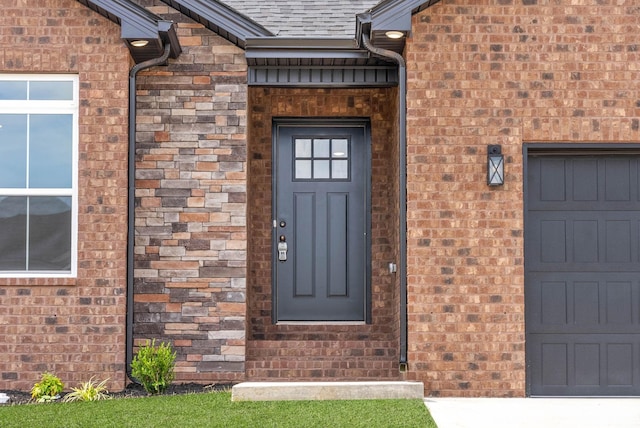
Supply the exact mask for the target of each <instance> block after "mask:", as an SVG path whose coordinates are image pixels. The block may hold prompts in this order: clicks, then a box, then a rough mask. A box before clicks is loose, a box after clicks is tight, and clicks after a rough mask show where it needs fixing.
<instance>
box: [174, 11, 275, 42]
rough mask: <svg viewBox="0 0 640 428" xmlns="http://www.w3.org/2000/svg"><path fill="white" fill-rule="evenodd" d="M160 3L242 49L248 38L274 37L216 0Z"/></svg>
mask: <svg viewBox="0 0 640 428" xmlns="http://www.w3.org/2000/svg"><path fill="white" fill-rule="evenodd" d="M162 1H163V2H164V3H166V4H167V5H169V6H171V7H172V8H174V9H176V10H178V11H180V13H182V14H183V15H185V16H188V17H189V18H191V19H193V20H194V21H196V22H198V23H200V24H202V25H204V26H205V27H206V28H208V29H209V30H211V31H213V32H214V33H216V34H218V35H219V36H221V37H223V38H225V39H227V40H228V41H230V42H231V43H233V44H234V45H236V46H238V47H240V48H242V49H245V45H246V41H247V39H249V38H252V37H273V36H274V34H273V33H271V32H270V31H269V30H267V29H266V28H265V27H263V26H262V25H260V24H258V23H257V22H255V21H253V20H251V19H250V18H248V17H247V16H245V15H243V14H241V13H240V12H237V11H236V10H234V9H232V8H230V7H229V6H227V5H225V4H224V3H221V2H219V1H216V0H162Z"/></svg>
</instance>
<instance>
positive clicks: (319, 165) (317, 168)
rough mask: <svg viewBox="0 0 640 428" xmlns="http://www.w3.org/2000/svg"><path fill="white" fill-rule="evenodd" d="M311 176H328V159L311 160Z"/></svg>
mask: <svg viewBox="0 0 640 428" xmlns="http://www.w3.org/2000/svg"><path fill="white" fill-rule="evenodd" d="M313 178H330V174H329V161H328V160H314V161H313Z"/></svg>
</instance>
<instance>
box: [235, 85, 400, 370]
mask: <svg viewBox="0 0 640 428" xmlns="http://www.w3.org/2000/svg"><path fill="white" fill-rule="evenodd" d="M396 99H397V90H396V89H338V90H326V89H315V90H314V89H265V88H251V89H250V91H249V111H250V117H249V163H250V167H249V201H250V202H249V214H248V217H249V236H250V239H249V259H248V260H249V277H248V289H249V296H248V322H249V326H248V337H247V377H248V378H250V379H272V378H279V379H288V378H295V379H297V380H301V379H318V378H322V379H394V378H397V377H398V365H397V364H398V330H397V329H398V327H397V324H398V318H397V309H396V307H397V306H398V300H397V292H396V291H394V290H395V287H394V282H393V277H392V275H390V274H389V272H388V267H387V265H388V263H389V262H390V261H393V260H394V255H395V249H396V248H397V240H396V235H395V229H394V225H395V224H396V218H394V217H393V216H394V213H395V211H394V210H395V209H394V205H397V191H396V190H395V189H397V187H393V186H394V184H393V183H394V180H395V178H394V175H393V174H394V173H395V172H396V170H395V169H394V168H395V167H394V165H395V164H397V161H396V160H395V159H396V158H394V157H393V156H392V152H393V151H394V150H395V149H394V146H396V145H397V136H396V134H394V132H393V131H394V129H395V128H394V121H395V118H396V110H394V105H395V102H396V101H395V100H396ZM284 116H286V117H309V118H314V117H336V118H341V117H367V118H371V124H372V265H373V266H372V291H373V293H372V294H373V303H372V318H373V323H372V324H371V325H355V326H354V325H349V326H336V325H333V326H332V325H313V326H300V325H273V324H272V323H271V304H272V300H271V231H272V226H271V215H272V214H271V174H272V165H271V147H272V143H271V138H272V137H271V122H272V119H273V118H275V117H284Z"/></svg>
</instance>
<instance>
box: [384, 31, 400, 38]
mask: <svg viewBox="0 0 640 428" xmlns="http://www.w3.org/2000/svg"><path fill="white" fill-rule="evenodd" d="M384 34H385V36H387V37H388V38H390V39H401V38H403V37H404V33H403V32H402V31H387V32H386V33H384Z"/></svg>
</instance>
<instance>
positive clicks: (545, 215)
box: [525, 155, 640, 396]
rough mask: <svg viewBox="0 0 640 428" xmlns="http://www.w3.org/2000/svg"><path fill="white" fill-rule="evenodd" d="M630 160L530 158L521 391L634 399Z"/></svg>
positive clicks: (635, 217) (636, 325) (638, 287)
mask: <svg viewBox="0 0 640 428" xmlns="http://www.w3.org/2000/svg"><path fill="white" fill-rule="evenodd" d="M638 159H640V156H638V155H629V156H622V155H601V156H567V155H561V156H560V155H559V156H540V157H538V156H530V157H529V158H528V164H527V169H528V174H527V189H526V192H527V194H526V197H527V213H526V223H525V257H526V261H525V300H526V304H525V313H526V331H527V367H528V385H529V393H530V394H532V395H576V396H580V395H602V396H616V395H640V274H639V273H640V250H639V249H640V185H639V183H640V175H639V174H638Z"/></svg>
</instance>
